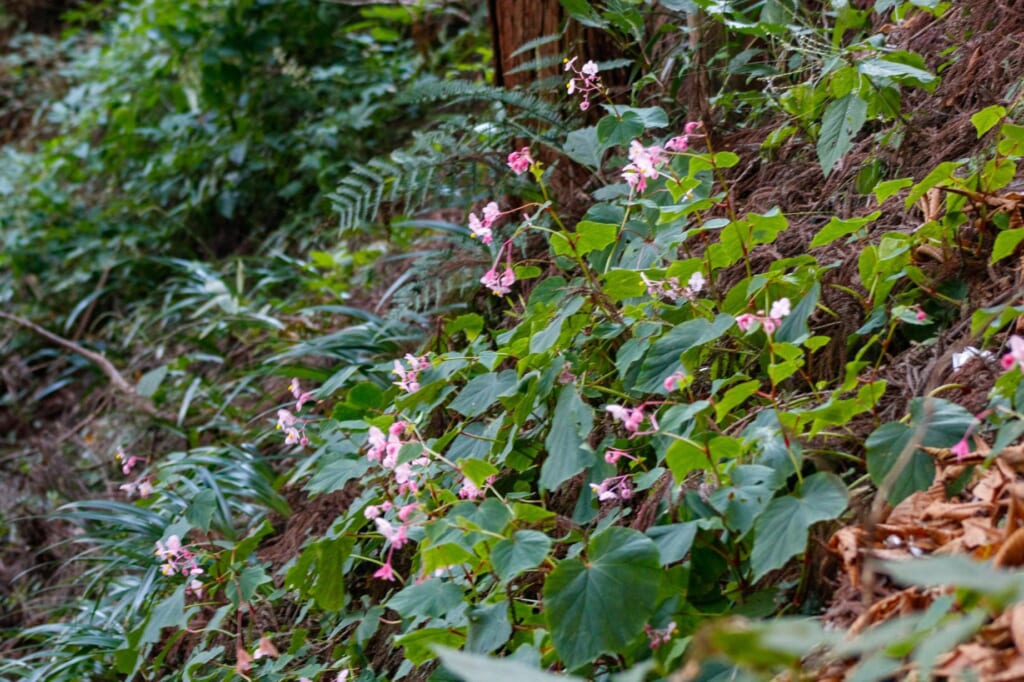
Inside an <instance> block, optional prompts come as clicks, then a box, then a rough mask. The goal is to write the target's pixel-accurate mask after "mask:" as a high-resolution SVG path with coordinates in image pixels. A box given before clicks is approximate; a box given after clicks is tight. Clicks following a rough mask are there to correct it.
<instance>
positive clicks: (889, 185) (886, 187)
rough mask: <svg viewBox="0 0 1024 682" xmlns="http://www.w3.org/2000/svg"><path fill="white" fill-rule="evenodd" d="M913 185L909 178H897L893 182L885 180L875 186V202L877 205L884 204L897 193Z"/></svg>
mask: <svg viewBox="0 0 1024 682" xmlns="http://www.w3.org/2000/svg"><path fill="white" fill-rule="evenodd" d="M913 184H914V181H913V180H912V179H910V178H897V179H895V180H886V181H884V182H880V183H878V184H877V185H875V189H874V193H875V201H877V202H878V203H879V204H881V203H882V202H884V201H885V200H886V199H888V198H889V197H891V196H892V195H894V194H896V193H897V192H899V191H900V190H901V189H904V188H906V187H910V186H911V185H913Z"/></svg>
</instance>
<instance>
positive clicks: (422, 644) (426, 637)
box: [395, 627, 466, 665]
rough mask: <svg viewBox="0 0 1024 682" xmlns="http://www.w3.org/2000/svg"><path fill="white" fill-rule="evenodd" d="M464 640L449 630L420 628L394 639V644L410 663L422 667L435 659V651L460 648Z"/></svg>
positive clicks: (463, 636)
mask: <svg viewBox="0 0 1024 682" xmlns="http://www.w3.org/2000/svg"><path fill="white" fill-rule="evenodd" d="M465 639H466V637H465V635H463V634H462V633H461V632H458V631H455V630H452V629H451V628H447V627H444V628H421V629H419V630H413V631H412V632H410V633H408V634H406V635H401V636H399V637H395V644H396V645H398V646H400V647H402V654H403V656H404V658H406V659H407V660H408V661H409V662H410V663H412V664H413V665H422V664H423V663H426V662H427V661H430V660H432V659H434V658H436V655H435V654H434V651H435V650H438V649H440V648H441V647H448V648H455V647H459V646H462V643H463V642H464V641H465Z"/></svg>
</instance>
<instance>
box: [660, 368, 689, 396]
mask: <svg viewBox="0 0 1024 682" xmlns="http://www.w3.org/2000/svg"><path fill="white" fill-rule="evenodd" d="M685 380H686V373H685V372H683V370H681V369H677V370H676V371H675V372H673V373H672V374H669V375H668V376H667V377H665V382H664V386H665V390H666V391H668V392H669V393H671V392H672V391H675V390H676V389H678V388H679V387H680V386H681V385H682V383H683V381H685Z"/></svg>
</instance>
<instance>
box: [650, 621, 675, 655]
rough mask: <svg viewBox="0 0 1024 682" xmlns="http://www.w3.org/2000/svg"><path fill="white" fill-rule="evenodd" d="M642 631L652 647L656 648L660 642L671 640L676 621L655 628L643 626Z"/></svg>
mask: <svg viewBox="0 0 1024 682" xmlns="http://www.w3.org/2000/svg"><path fill="white" fill-rule="evenodd" d="M644 632H645V633H646V634H647V639H648V643H649V645H650V647H651V648H652V649H657V648H658V647H660V646H661V645H662V644H668V643H669V642H670V641H672V635H674V634H675V633H676V623H675V621H672V622H671V623H669V624H668V626H667V627H665V628H661V629H656V628H652V627H651V626H650V625H645V626H644Z"/></svg>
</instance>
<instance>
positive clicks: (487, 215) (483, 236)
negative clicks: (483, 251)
mask: <svg viewBox="0 0 1024 682" xmlns="http://www.w3.org/2000/svg"><path fill="white" fill-rule="evenodd" d="M500 216H501V209H500V208H498V204H497V202H494V201H490V202H488V203H487V205H486V206H484V210H483V218H477V216H476V214H475V213H470V214H469V232H470V235H469V236H470V237H473V238H476V237H479V238H480V241H481V242H483V243H484V244H490V243H491V242H492V241H493V239H494V232H493V231H492V230H491V226H492V225H494V221H495V220H497V219H498V218H499V217H500Z"/></svg>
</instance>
